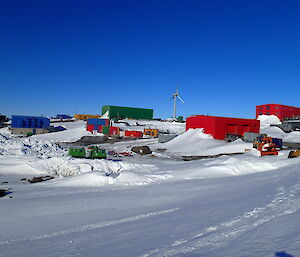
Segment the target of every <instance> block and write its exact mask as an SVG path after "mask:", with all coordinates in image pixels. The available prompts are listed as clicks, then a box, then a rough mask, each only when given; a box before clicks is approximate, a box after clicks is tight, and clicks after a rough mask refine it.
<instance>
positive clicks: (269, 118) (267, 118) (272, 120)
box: [257, 115, 281, 125]
mask: <svg viewBox="0 0 300 257" xmlns="http://www.w3.org/2000/svg"><path fill="white" fill-rule="evenodd" d="M257 119H258V120H259V121H260V124H261V125H266V124H269V125H271V124H272V125H273V124H281V121H280V119H279V118H278V117H277V116H275V115H259V116H258V117H257Z"/></svg>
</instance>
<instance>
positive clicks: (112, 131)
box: [109, 127, 120, 136]
mask: <svg viewBox="0 0 300 257" xmlns="http://www.w3.org/2000/svg"><path fill="white" fill-rule="evenodd" d="M109 135H110V136H118V135H120V128H118V127H109Z"/></svg>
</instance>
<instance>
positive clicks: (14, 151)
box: [0, 134, 66, 158]
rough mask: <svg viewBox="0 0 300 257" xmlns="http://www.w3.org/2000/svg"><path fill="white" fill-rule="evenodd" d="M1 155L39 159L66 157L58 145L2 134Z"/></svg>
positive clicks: (0, 141) (0, 136)
mask: <svg viewBox="0 0 300 257" xmlns="http://www.w3.org/2000/svg"><path fill="white" fill-rule="evenodd" d="M0 155H19V156H20V155H30V156H35V157H38V158H49V157H55V156H65V155H66V151H65V150H64V149H62V148H61V147H60V146H59V145H58V144H57V143H54V142H49V141H46V140H34V139H31V138H25V139H24V138H8V137H5V136H3V135H2V134H0Z"/></svg>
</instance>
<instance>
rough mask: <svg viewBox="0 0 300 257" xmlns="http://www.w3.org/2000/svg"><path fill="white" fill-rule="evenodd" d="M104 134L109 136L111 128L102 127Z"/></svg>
mask: <svg viewBox="0 0 300 257" xmlns="http://www.w3.org/2000/svg"><path fill="white" fill-rule="evenodd" d="M102 133H103V134H104V135H108V134H109V127H105V126H103V127H102Z"/></svg>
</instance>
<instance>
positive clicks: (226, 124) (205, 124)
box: [186, 115, 260, 139]
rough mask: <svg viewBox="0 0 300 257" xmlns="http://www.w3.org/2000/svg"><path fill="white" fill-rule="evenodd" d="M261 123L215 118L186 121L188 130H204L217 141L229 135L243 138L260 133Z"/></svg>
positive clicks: (251, 120)
mask: <svg viewBox="0 0 300 257" xmlns="http://www.w3.org/2000/svg"><path fill="white" fill-rule="evenodd" d="M259 126H260V122H259V121H258V120H254V119H239V118H226V117H215V116H204V115H198V116H192V117H188V118H187V119H186V130H188V129H190V128H203V129H204V133H207V134H211V135H212V136H213V138H215V139H225V137H226V135H227V134H230V135H237V136H243V134H244V133H245V132H255V133H259Z"/></svg>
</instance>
